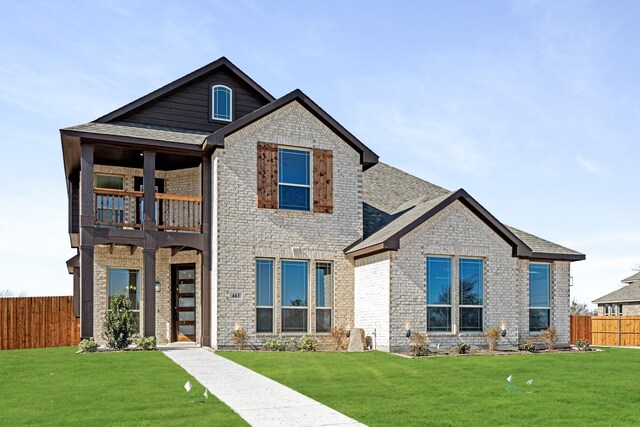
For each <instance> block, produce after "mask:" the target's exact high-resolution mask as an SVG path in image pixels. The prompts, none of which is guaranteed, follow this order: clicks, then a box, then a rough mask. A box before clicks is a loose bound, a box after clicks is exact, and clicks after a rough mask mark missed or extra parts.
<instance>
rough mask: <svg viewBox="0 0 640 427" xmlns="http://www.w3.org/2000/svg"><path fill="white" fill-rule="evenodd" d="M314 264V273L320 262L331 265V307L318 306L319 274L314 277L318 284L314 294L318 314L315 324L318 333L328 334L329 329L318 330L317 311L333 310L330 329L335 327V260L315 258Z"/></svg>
mask: <svg viewBox="0 0 640 427" xmlns="http://www.w3.org/2000/svg"><path fill="white" fill-rule="evenodd" d="M314 264H315V268H314V269H313V271H314V273H316V271H317V268H318V264H328V265H329V266H330V267H331V306H329V307H326V306H322V307H320V306H318V283H317V276H315V275H314V279H315V280H314V281H315V283H314V284H315V285H316V288H315V290H314V294H313V296H314V301H315V306H314V314H315V315H316V319H315V324H314V329H315V333H316V334H328V333H329V331H325V332H318V318H317V314H316V312H317V310H318V309H320V310H330V311H331V327H330V328H329V329H331V328H333V327H334V325H335V323H334V321H335V318H334V315H335V310H334V309H333V306H334V304H335V289H336V280H335V277H336V275H335V270H334V267H333V266H334V263H333V261H323V260H315V261H314ZM325 300H326V298H325Z"/></svg>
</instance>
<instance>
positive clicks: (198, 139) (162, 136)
mask: <svg viewBox="0 0 640 427" xmlns="http://www.w3.org/2000/svg"><path fill="white" fill-rule="evenodd" d="M61 132H63V133H64V134H67V135H70V136H82V137H85V138H90V137H91V135H94V136H99V135H108V136H120V137H125V138H133V139H139V140H154V141H165V142H177V143H180V144H191V145H198V146H202V144H203V142H204V140H205V138H206V137H207V135H208V134H207V133H200V132H193V131H186V130H184V129H180V130H178V129H171V128H162V127H159V126H149V125H132V124H130V123H127V124H118V123H96V122H91V123H86V124H83V125H78V126H71V127H68V128H64V129H61ZM76 134H77V135H76ZM110 139H112V138H110Z"/></svg>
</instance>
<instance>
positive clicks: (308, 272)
mask: <svg viewBox="0 0 640 427" xmlns="http://www.w3.org/2000/svg"><path fill="white" fill-rule="evenodd" d="M283 261H295V262H305V263H307V305H306V306H305V307H298V306H288V305H282V262H283ZM278 262H279V264H280V265H279V266H278V267H279V268H280V283H278V286H279V291H280V298H278V308H279V310H280V313H279V314H280V325H279V328H278V330H279V331H280V333H282V334H284V335H301V334H303V335H304V334H308V333H309V331H310V330H311V303H310V302H311V301H310V299H311V298H310V296H311V289H310V288H311V277H310V275H311V260H308V259H293V258H280V260H279V261H278ZM314 267H315V266H314ZM313 272H314V274H315V268H314V270H313ZM285 309H287V310H288V309H294V310H307V330H306V331H284V330H283V328H282V322H283V319H284V316H283V315H282V310H285Z"/></svg>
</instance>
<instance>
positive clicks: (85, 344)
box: [78, 337, 98, 353]
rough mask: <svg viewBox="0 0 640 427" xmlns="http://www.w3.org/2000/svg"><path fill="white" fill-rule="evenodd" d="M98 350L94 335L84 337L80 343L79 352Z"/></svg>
mask: <svg viewBox="0 0 640 427" xmlns="http://www.w3.org/2000/svg"><path fill="white" fill-rule="evenodd" d="M96 351H98V343H97V342H95V340H94V339H93V337H91V338H89V339H84V340H82V341H80V344H78V353H95V352H96Z"/></svg>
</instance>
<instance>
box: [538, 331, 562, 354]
mask: <svg viewBox="0 0 640 427" xmlns="http://www.w3.org/2000/svg"><path fill="white" fill-rule="evenodd" d="M540 339H541V340H542V342H544V343H545V344H546V345H547V348H548V349H549V350H554V349H555V348H556V344H557V343H558V331H556V328H555V326H551V327H549V329H545V330H544V331H542V333H541V334H540Z"/></svg>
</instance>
